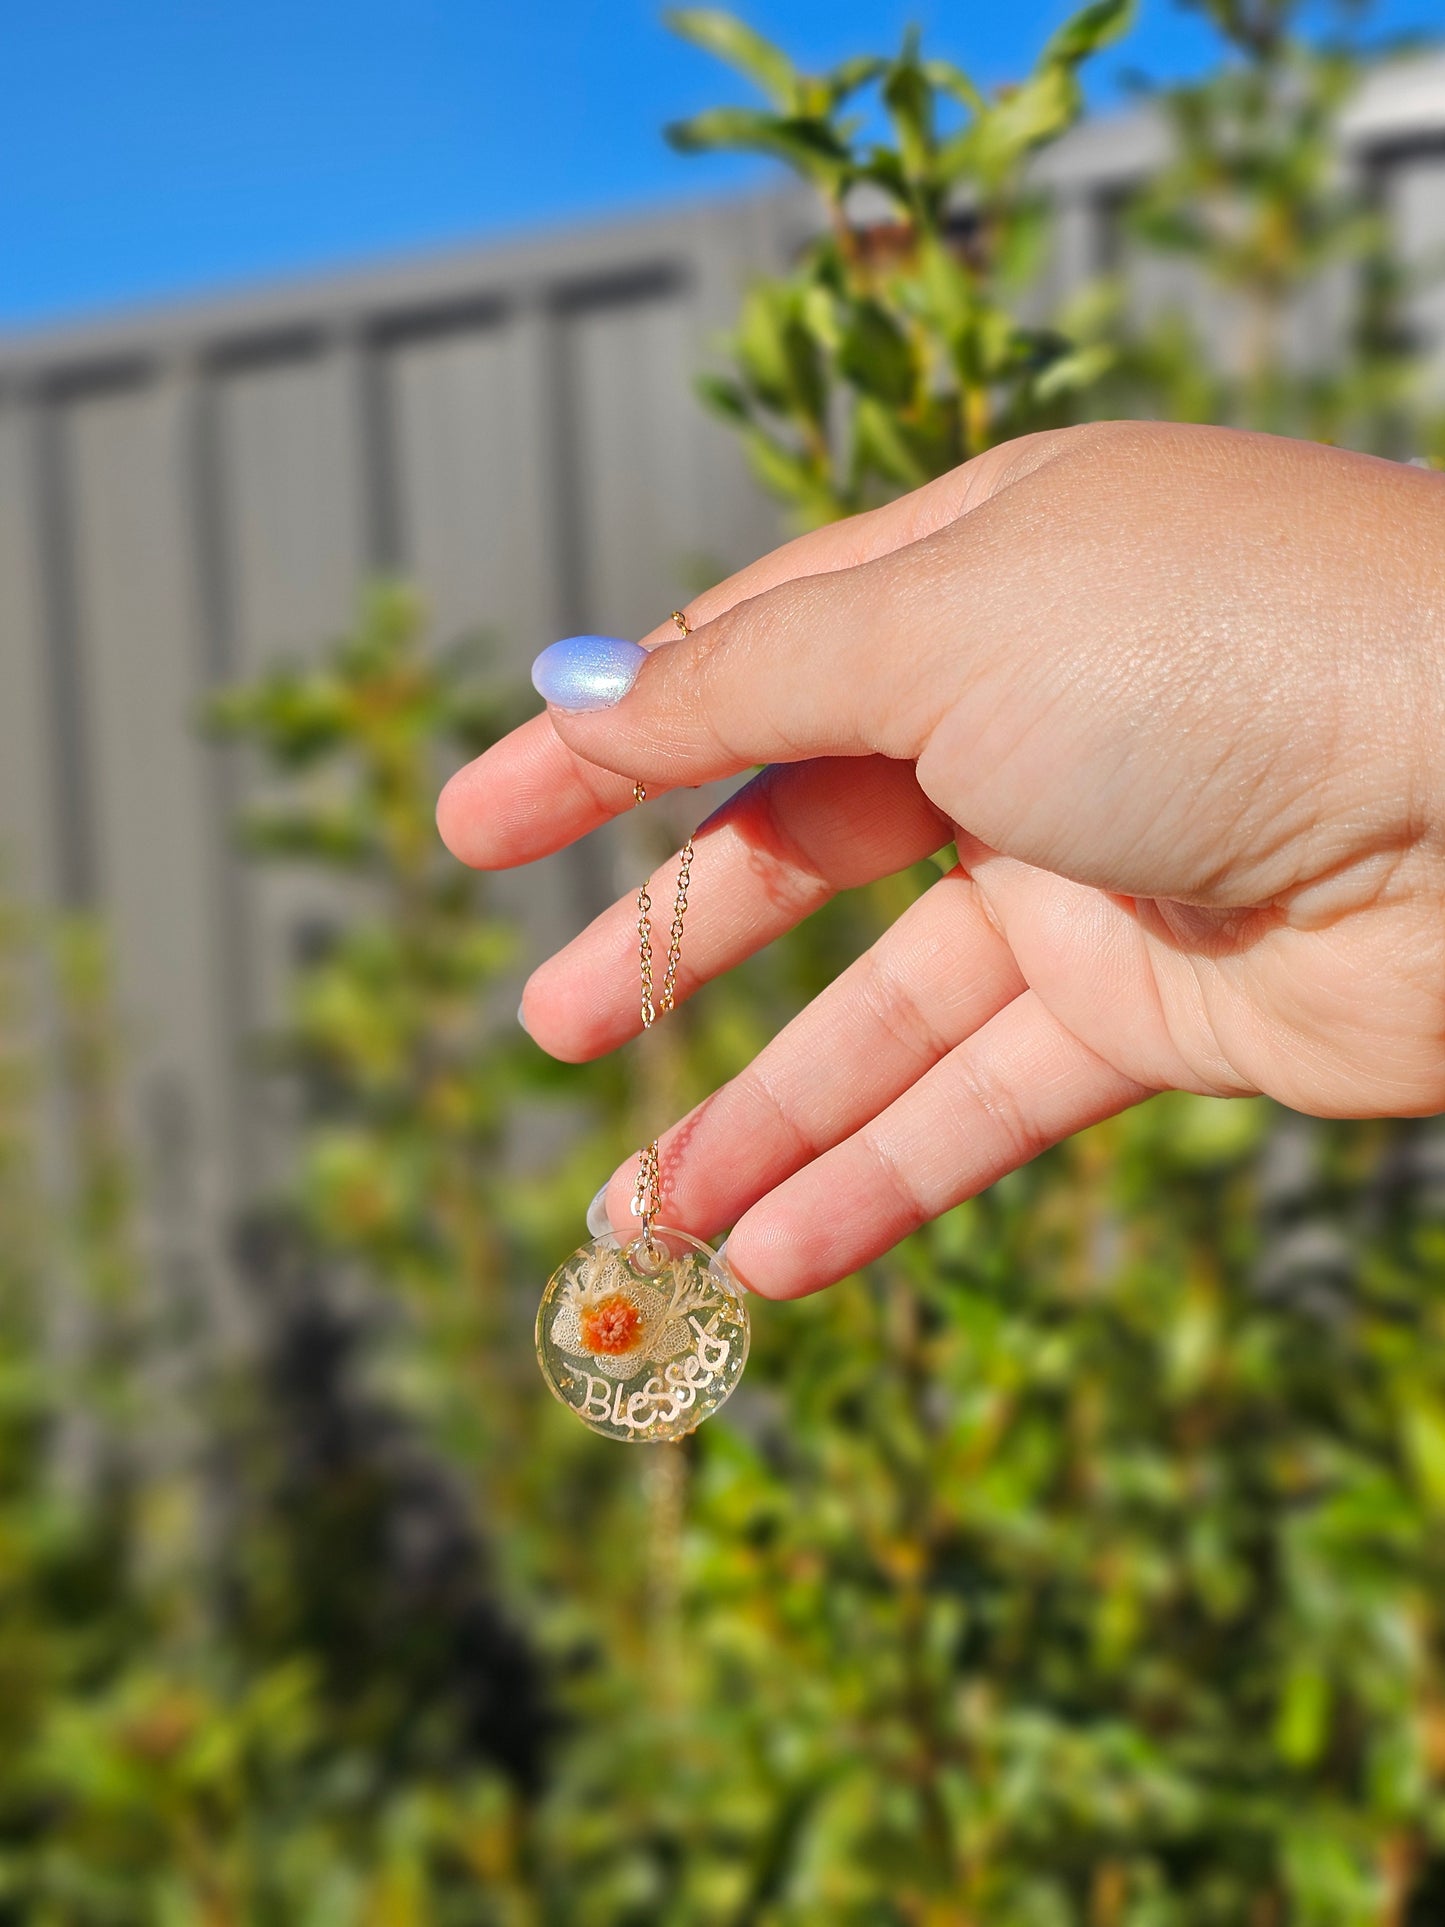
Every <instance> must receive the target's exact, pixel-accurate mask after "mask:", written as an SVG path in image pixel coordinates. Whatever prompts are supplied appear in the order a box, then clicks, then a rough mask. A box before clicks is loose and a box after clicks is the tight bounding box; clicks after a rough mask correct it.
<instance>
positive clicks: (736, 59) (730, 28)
mask: <svg viewBox="0 0 1445 1927" xmlns="http://www.w3.org/2000/svg"><path fill="white" fill-rule="evenodd" d="M662 18H663V22H664V24H665V25H666V26H668V27H670V28H671V29H672V31H673V32H674V33H675V34H678V35H679V36H680V37H681V38H682V39H684V40H690V41H691V42H692V44H693V45H694V46H695V47H701V48H703V50H704V51H705V52H707V53H710V54H715V55H716V56H717V58H718V59H719V60H724V61H726V62H727V64H728V66H730V67H733V68H736V70H737V71H738V72H739V73H740V74H743V75H745V76H746V77H747V79H749V80H751V81H755V82H756V83H757V85H758V86H759V87H760V88H761V89H762V91H763V92H764V93H765V94H766V95H767V97H768V99H769V100H771V101H772V103H773V105H774V106H775V107H780V108H781V109H782V110H783V112H784V113H785V114H791V113H794V112H796V110H797V106H798V72H797V69H796V68H795V67H794V66H793V63H792V61H791V60H789V59H788V56H787V55H786V54H785V53H784V52H783V50H782V48H781V47H775V46H774V45H773V43H772V41H771V40H764V38H763V36H762V35H761V34H760V33H755V32H754V31H753V29H752V28H751V27H749V26H745V25H744V23H743V22H742V21H741V20H739V19H738V18H737V16H736V15H735V14H731V13H724V12H723V11H722V9H721V8H715V7H683V8H678V9H675V10H674V11H672V12H668V13H665V14H664V15H663V16H662Z"/></svg>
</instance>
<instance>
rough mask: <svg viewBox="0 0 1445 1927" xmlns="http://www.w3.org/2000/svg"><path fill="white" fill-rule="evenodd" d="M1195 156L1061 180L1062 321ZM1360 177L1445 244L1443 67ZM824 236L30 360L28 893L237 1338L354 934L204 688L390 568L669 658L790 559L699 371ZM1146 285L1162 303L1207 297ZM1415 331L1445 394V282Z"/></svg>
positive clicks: (12, 881) (637, 243) (504, 653)
mask: <svg viewBox="0 0 1445 1927" xmlns="http://www.w3.org/2000/svg"><path fill="white" fill-rule="evenodd" d="M1422 75H1423V76H1424V78H1423V79H1422V78H1421V76H1422ZM1160 151H1161V142H1160V135H1159V130H1158V128H1157V127H1156V126H1154V125H1153V124H1152V123H1151V122H1150V121H1149V120H1148V119H1147V118H1146V117H1143V116H1133V117H1130V118H1127V119H1120V120H1116V121H1101V122H1098V123H1094V124H1091V125H1089V126H1086V127H1084V128H1081V129H1079V130H1077V132H1076V133H1075V134H1074V135H1073V136H1071V137H1070V139H1069V140H1068V141H1067V142H1065V143H1063V144H1062V145H1061V146H1060V147H1059V148H1058V149H1056V150H1054V151H1053V152H1051V154H1050V155H1049V156H1048V158H1047V160H1046V162H1045V163H1044V164H1043V166H1042V167H1041V169H1040V172H1041V175H1042V177H1043V178H1044V179H1045V180H1046V182H1047V184H1048V186H1049V188H1050V191H1051V192H1052V193H1053V194H1054V195H1055V196H1056V197H1057V199H1058V201H1059V203H1060V211H1061V215H1062V221H1061V227H1060V245H1059V249H1058V252H1057V254H1056V258H1055V260H1054V262H1053V263H1052V264H1051V275H1050V288H1049V294H1050V297H1051V298H1052V297H1054V296H1057V295H1058V294H1059V293H1061V292H1063V290H1064V289H1065V288H1067V287H1069V286H1071V285H1075V284H1077V282H1078V281H1079V280H1081V279H1082V278H1083V277H1085V276H1087V275H1089V274H1091V273H1093V272H1094V271H1096V270H1097V269H1099V268H1100V267H1102V266H1104V265H1105V264H1106V263H1110V262H1113V261H1115V260H1116V258H1117V236H1116V233H1115V229H1114V223H1113V215H1112V212H1111V210H1112V209H1113V208H1114V207H1115V206H1116V205H1117V201H1118V196H1119V192H1120V189H1121V187H1122V186H1123V185H1125V184H1126V183H1127V182H1129V181H1130V180H1132V179H1135V178H1137V177H1138V176H1139V175H1140V174H1141V173H1142V172H1144V171H1147V169H1148V167H1149V166H1150V165H1152V164H1153V162H1154V161H1155V160H1156V159H1157V158H1158V155H1159V153H1160ZM1349 159H1350V163H1351V164H1352V165H1354V164H1358V165H1365V166H1368V167H1369V168H1371V170H1372V171H1373V174H1374V177H1375V178H1376V179H1377V181H1378V185H1379V188H1380V192H1381V195H1382V198H1383V200H1384V202H1385V204H1386V205H1387V206H1388V207H1389V209H1390V211H1391V213H1392V216H1393V217H1394V218H1395V219H1396V221H1397V222H1398V224H1399V230H1400V233H1401V237H1402V240H1403V242H1404V244H1405V247H1406V250H1407V252H1409V253H1411V254H1414V255H1417V256H1422V257H1423V255H1424V254H1425V252H1426V251H1428V250H1429V249H1430V248H1432V247H1439V246H1440V245H1441V244H1442V243H1445V62H1437V63H1433V64H1427V65H1426V66H1424V67H1422V68H1420V69H1417V70H1414V71H1413V72H1412V74H1411V75H1410V76H1407V77H1406V79H1404V80H1399V79H1397V80H1394V81H1390V82H1385V81H1379V82H1376V83H1373V84H1372V87H1371V90H1370V91H1369V92H1368V94H1367V95H1366V97H1365V98H1364V99H1363V100H1362V102H1361V104H1360V106H1359V108H1358V109H1357V111H1356V114H1355V116H1354V119H1353V121H1352V124H1351V147H1350V155H1349ZM811 218H812V215H811V212H810V207H809V204H808V203H807V201H806V200H805V199H803V198H800V197H798V196H796V195H793V194H780V195H776V196H770V197H764V198H758V199H751V200H743V201H738V202H735V203H728V204H717V205H712V206H705V207H701V208H696V209H691V210H686V211H683V212H675V213H670V214H667V215H663V216H659V217H657V218H653V219H648V220H639V221H632V222H627V223H619V224H615V225H611V226H606V227H598V228H595V229H592V230H589V231H587V232H584V233H579V234H576V235H573V236H569V237H566V238H559V239H554V240H548V241H544V242H539V243H535V244H527V245H517V246H509V247H504V248H487V249H476V250H468V251H464V252H460V253H457V254H453V255H448V256H443V257H438V258H435V259H431V260H426V261H421V262H412V263H407V264H404V265H400V266H397V267H395V268H391V269H383V270H379V271H377V272H374V273H360V274H353V275H348V276H342V277H333V278H329V279H327V280H324V281H318V282H315V283H298V284H296V285H293V286H288V287H284V288H280V289H277V290H274V291H270V292H264V293H260V294H255V295H246V296H237V297H235V298H233V299H222V300H216V301H208V302H195V303H187V304H177V305H174V306H170V307H166V308H163V309H160V310H157V311H155V312H153V313H148V314H139V315H136V316H134V317H130V318H125V319H121V320H118V321H116V322H114V323H97V324H95V325H87V326H84V327H79V328H68V329H64V330H56V331H53V332H50V333H44V334H40V335H36V336H30V337H15V338H11V339H9V340H5V339H3V338H0V847H3V848H4V851H5V853H6V860H7V862H8V864H9V874H8V882H9V887H10V888H11V889H12V890H14V891H16V892H18V893H19V894H20V895H21V896H22V897H23V898H26V899H28V900H30V901H34V902H37V903H39V904H41V905H46V906H88V907H94V908H97V909H99V910H101V911H103V912H104V914H105V917H106V919H107V921H108V924H109V927H110V929H111V930H112V932H113V938H114V946H115V962H116V970H117V976H118V991H119V998H120V1005H121V1009H122V1012H123V1019H124V1025H125V1030H126V1042H127V1050H128V1059H129V1063H130V1067H131V1069H130V1074H129V1078H128V1085H127V1101H128V1103H129V1106H130V1108H131V1111H132V1114H133V1116H132V1121H133V1124H134V1125H135V1127H136V1130H137V1134H138V1135H137V1138H136V1141H137V1142H138V1143H139V1144H140V1145H141V1146H143V1147H144V1155H145V1157H146V1158H147V1159H149V1160H150V1161H151V1164H152V1171H151V1176H152V1179H153V1183H152V1185H151V1195H152V1197H153V1198H154V1200H155V1203H154V1207H153V1213H152V1223H151V1236H152V1238H153V1240H154V1242H155V1247H156V1248H155V1252H154V1254H153V1255H154V1257H155V1258H156V1259H157V1260H159V1261H161V1262H162V1268H163V1269H164V1266H165V1265H170V1266H171V1267H172V1268H173V1269H174V1270H175V1272H176V1275H177V1277H178V1278H182V1279H183V1278H184V1277H186V1276H189V1275H195V1276H198V1277H207V1278H214V1279H217V1280H220V1281H222V1282H221V1283H220V1284H219V1285H218V1286H216V1287H215V1290H216V1293H217V1296H218V1303H217V1305H216V1312H217V1315H218V1316H220V1317H222V1318H223V1319H224V1318H226V1317H228V1316H231V1315H232V1314H233V1311H234V1304H233V1299H234V1294H232V1293H230V1292H229V1291H228V1290H227V1288H226V1287H225V1284H224V1279H225V1273H226V1265H225V1259H224V1251H223V1245H224V1229H225V1227H226V1225H227V1224H228V1222H229V1221H230V1220H231V1218H232V1216H233V1214H234V1210H235V1208H236V1206H237V1205H238V1204H239V1203H241V1202H242V1201H244V1200H245V1199H246V1198H248V1197H250V1196H253V1195H255V1193H256V1192H257V1191H258V1189H262V1188H264V1187H265V1186H266V1185H267V1184H269V1183H271V1182H273V1181H275V1180H276V1179H277V1178H278V1177H280V1176H282V1175H284V1144H285V1133H284V1131H278V1130H276V1129H275V1122H276V1120H275V1119H274V1118H273V1117H270V1116H268V1115H267V1114H266V1112H265V1111H264V1110H263V1108H262V1105H261V1100H260V1096H259V1091H258V1088H257V1086H256V1085H255V1083H254V1081H253V1080H252V1079H251V1077H250V1074H249V1072H248V1070H247V1061H248V1060H247V1049H246V1043H247V1039H248V1038H250V1037H252V1036H253V1035H254V1033H255V1031H256V1029H257V1027H258V1026H259V1025H261V1024H263V1023H264V1022H265V1020H266V1019H267V1017H268V1016H271V1015H274V1014H275V1013H276V1011H277V1009H278V1006H279V1002H280V998H281V994H282V986H283V983H284V980H285V978H286V974H287V971H288V969H289V966H290V964H291V962H292V961H293V959H294V955H295V951H296V946H297V943H298V941H299V940H300V939H301V938H302V937H303V936H304V933H305V931H306V928H307V927H308V924H309V923H312V922H314V921H315V919H316V918H317V917H318V915H321V916H324V915H325V914H326V912H327V905H326V904H325V903H324V902H321V901H319V900H318V896H317V892H316V890H315V889H314V888H313V887H311V886H307V885H303V884H301V883H300V882H298V881H296V880H288V879H286V878H284V877H281V876H277V875H269V874H268V875H257V874H255V873H254V872H251V871H248V870H246V869H245V868H243V867H242V866H241V865H240V864H239V863H238V862H237V860H236V859H235V856H234V855H233V853H232V850H231V847H230V839H229V835H228V825H229V823H230V822H231V820H232V818H233V816H234V812H235V810H236V808H237V806H238V804H239V803H240V802H241V800H242V799H243V798H244V797H245V796H246V795H248V794H252V793H254V790H255V786H256V781H257V777H256V774H255V772H254V771H253V770H251V769H250V768H249V767H248V766H247V763H246V760H245V757H244V755H243V753H241V752H238V751H226V752H219V751H217V750H216V749H215V748H213V747H210V746H207V745H205V744H204V743H202V742H201V740H200V739H199V737H198V733H197V730H196V727H195V722H196V718H197V716H198V714H199V711H200V709H201V707H202V704H203V702H204V699H205V697H206V695H207V693H208V692H209V691H211V690H213V689H215V688H217V687H219V686H221V685H223V684H226V683H229V682H232V681H234V680H236V679H238V678H242V677H246V676H249V675H251V674H253V673H254V672H255V671H257V670H259V669H260V668H261V667H262V666H263V665H265V664H266V663H268V662H269V661H271V660H273V659H275V658H276V657H277V656H285V655H289V656H292V657H303V658H304V657H306V656H308V655H314V654H315V653H316V652H317V651H318V650H319V649H320V648H321V647H322V646H323V644H324V642H325V640H326V639H327V638H328V637H329V636H331V635H334V634H335V633H337V632H338V631H339V630H340V629H341V628H342V627H343V626H344V625H345V624H346V623H347V621H348V618H349V616H350V614H351V612H352V610H353V608H354V606H355V598H356V592H357V588H358V585H359V583H360V582H361V581H362V580H363V579H364V578H365V577H366V576H367V575H368V574H370V573H373V572H376V571H383V570H399V571H402V572H404V573H405V574H407V575H408V576H411V577H413V578H414V579H415V580H417V581H418V582H419V584H420V585H421V586H422V588H423V589H424V590H425V592H426V594H427V596H428V598H429V601H430V605H431V608H432V610H433V612H434V617H435V627H436V631H437V634H438V635H439V636H441V637H446V636H449V635H453V634H456V633H459V632H461V631H463V630H473V629H476V628H482V629H484V630H485V631H486V632H487V633H488V634H489V636H490V637H491V638H492V639H493V642H494V647H495V649H496V652H497V661H498V664H499V666H503V665H504V666H510V667H511V668H512V669H514V670H515V672H516V674H517V676H518V679H519V680H520V679H521V678H522V677H523V676H524V674H525V665H526V664H527V663H528V662H529V661H530V658H531V656H532V655H533V654H534V653H535V651H536V649H537V648H538V647H539V646H540V645H541V644H542V643H544V642H546V641H548V640H550V639H551V638H552V637H554V636H558V635H564V634H567V633H569V632H572V631H575V630H578V629H582V628H590V629H598V630H605V631H615V632H618V633H622V634H636V633H640V632H641V631H643V630H644V629H646V628H648V627H649V626H651V624H652V623H653V622H654V621H655V620H656V619H657V617H658V615H659V613H662V612H665V611H666V610H667V609H669V608H671V607H673V606H675V605H676V604H677V603H678V602H679V601H681V600H682V599H684V598H685V597H686V596H687V595H688V594H689V593H691V592H692V591H694V590H695V589H696V587H697V586H698V582H699V580H700V579H701V578H703V577H705V576H715V575H717V574H720V573H723V572H725V571H726V570H727V569H729V568H730V567H733V566H735V565H737V564H738V563H740V562H742V561H743V560H745V559H747V558H748V557H750V556H752V555H753V554H755V553H757V552H759V551H760V550H762V549H764V548H765V547H767V546H769V545H770V544H771V543H772V542H773V541H774V540H775V539H776V536H777V532H778V530H777V524H776V520H775V516H774V513H773V511H772V510H771V509H770V508H769V507H768V505H767V504H766V503H765V502H764V501H763V500H762V499H761V498H760V496H759V494H758V492H757V491H756V489H755V488H754V487H753V485H752V484H751V482H750V481H749V479H748V477H747V475H746V473H745V471H744V467H743V464H742V461H741V458H740V455H739V451H738V449H737V447H736V445H735V443H734V441H733V439H732V438H731V437H730V436H729V435H728V434H727V433H726V431H725V430H723V429H722V428H720V427H719V426H717V425H715V424H714V423H712V422H711V421H710V420H709V419H708V418H707V417H706V416H705V415H704V414H703V413H702V411H701V410H700V408H699V407H698V406H697V404H696V402H695V401H694V399H693V397H692V394H691V388H690V378H691V376H692V374H693V373H694V372H695V371H696V370H697V369H698V368H699V367H700V366H702V365H703V364H704V362H705V360H706V357H707V349H708V344H709V340H710V338H711V337H712V336H713V335H714V334H715V332H716V331H718V330H719V329H720V328H722V327H724V326H726V325H727V324H728V322H729V321H730V320H731V318H732V316H733V315H734V313H735V310H736V306H737V301H738V298H739V295H740V294H741V292H742V290H743V288H744V286H745V285H746V282H747V280H748V278H749V276H751V275H753V274H755V273H758V272H760V271H768V270H772V269H776V268H777V267H779V266H781V265H782V264H783V263H785V262H786V261H787V260H788V258H789V257H790V256H791V255H792V254H793V253H794V251H795V250H796V248H797V247H798V246H799V244H800V243H801V241H802V240H803V238H804V237H805V235H806V233H807V232H808V228H809V223H810V220H811ZM1123 265H1124V267H1125V269H1126V272H1129V273H1130V274H1131V275H1132V276H1133V277H1134V284H1135V300H1136V303H1137V305H1138V306H1140V307H1141V308H1142V307H1147V306H1148V305H1150V304H1151V303H1153V302H1155V301H1158V300H1162V299H1167V298H1170V296H1171V295H1173V294H1177V293H1179V292H1180V291H1181V284H1180V283H1179V282H1178V279H1177V277H1174V276H1172V275H1171V273H1169V272H1164V271H1161V270H1160V269H1159V268H1158V267H1157V266H1148V267H1146V266H1145V265H1144V264H1142V263H1134V264H1131V263H1129V262H1128V261H1127V260H1126V261H1125V262H1124V263H1123ZM1183 291H1184V292H1186V293H1187V292H1188V290H1187V289H1184V290H1183ZM1196 298H1197V291H1196ZM1325 319H1326V320H1327V317H1326V318H1325ZM1418 319H1419V324H1420V326H1421V329H1422V332H1423V336H1424V338H1426V339H1428V340H1429V341H1431V342H1432V343H1433V344H1434V347H1433V352H1434V354H1435V356H1436V366H1437V368H1438V369H1439V370H1440V372H1441V387H1442V393H1445V289H1442V290H1436V291H1434V292H1431V293H1428V294H1426V295H1424V296H1422V297H1421V298H1420V301H1419V307H1418ZM1301 321H1302V326H1304V327H1305V328H1306V329H1308V328H1310V327H1318V326H1320V325H1324V324H1323V322H1322V318H1321V316H1320V315H1319V314H1315V315H1312V316H1309V317H1302V318H1301ZM1305 345H1306V347H1307V342H1306V344H1305ZM614 867H615V866H614V865H613V863H612V861H611V858H610V857H609V855H608V851H607V846H606V845H605V843H604V845H603V846H602V848H601V850H600V852H598V851H596V850H591V849H589V851H588V852H587V853H584V854H583V855H581V856H580V857H579V855H578V854H577V853H571V854H569V855H567V856H564V857H562V858H559V859H554V860H553V861H552V862H551V863H550V864H549V865H547V866H544V870H543V873H542V876H541V878H540V881H535V882H529V884H528V886H527V887H526V889H525V890H517V889H516V888H515V886H513V894H512V898H511V901H512V902H513V904H514V905H515V907H516V908H517V909H518V912H519V914H522V915H524V916H525V918H526V920H527V927H528V931H529V937H528V941H529V942H530V944H531V945H532V947H533V948H534V949H535V950H540V949H541V947H542V946H543V945H544V944H546V943H549V942H551V941H553V940H555V939H556V938H558V937H560V936H561V935H563V934H565V933H567V932H570V931H571V930H572V929H574V928H575V927H577V925H578V924H579V923H580V922H582V921H583V920H584V919H585V918H586V916H587V915H589V914H591V913H592V912H593V911H594V910H596V909H597V908H599V907H600V906H601V904H602V903H603V902H604V901H606V900H609V899H610V897H611V896H612V895H613V894H614V892H615V889H616V888H617V887H619V885H620V884H621V883H623V882H625V878H622V877H620V876H619V875H616V874H614ZM503 887H504V889H505V888H506V887H507V886H505V885H504V886H503ZM278 1147H281V1148H280V1150H279V1153H278Z"/></svg>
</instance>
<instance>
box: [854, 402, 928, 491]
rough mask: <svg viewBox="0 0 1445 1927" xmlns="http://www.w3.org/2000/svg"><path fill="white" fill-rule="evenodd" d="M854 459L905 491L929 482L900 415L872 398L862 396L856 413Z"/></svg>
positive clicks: (860, 465)
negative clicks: (909, 441)
mask: <svg viewBox="0 0 1445 1927" xmlns="http://www.w3.org/2000/svg"><path fill="white" fill-rule="evenodd" d="M853 459H854V461H855V463H857V464H858V465H859V467H860V468H863V467H872V468H874V469H876V470H877V471H878V472H879V473H880V474H882V475H885V476H886V477H887V478H888V480H889V481H890V482H897V483H898V484H899V485H900V487H902V488H917V487H919V485H920V484H921V483H923V482H926V481H927V480H928V479H929V477H928V473H927V470H926V469H925V467H924V465H923V463H922V462H920V461H919V459H918V456H917V455H916V453H915V452H914V450H913V449H912V448H910V446H909V444H908V440H907V437H906V435H905V433H904V430H903V427H902V424H901V423H900V422H899V420H898V417H897V415H896V414H895V413H894V412H893V411H892V410H891V409H890V408H887V407H886V406H884V404H882V403H881V402H878V401H875V400H874V399H873V397H872V396H870V395H863V396H860V397H859V400H858V404H857V407H856V408H855V410H854V415H853Z"/></svg>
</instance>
